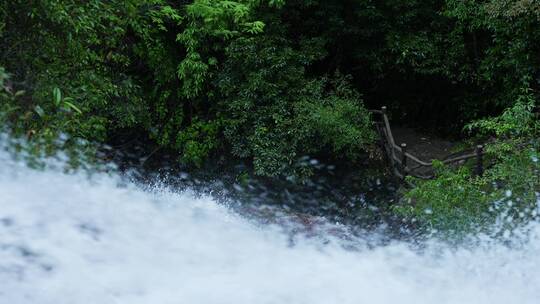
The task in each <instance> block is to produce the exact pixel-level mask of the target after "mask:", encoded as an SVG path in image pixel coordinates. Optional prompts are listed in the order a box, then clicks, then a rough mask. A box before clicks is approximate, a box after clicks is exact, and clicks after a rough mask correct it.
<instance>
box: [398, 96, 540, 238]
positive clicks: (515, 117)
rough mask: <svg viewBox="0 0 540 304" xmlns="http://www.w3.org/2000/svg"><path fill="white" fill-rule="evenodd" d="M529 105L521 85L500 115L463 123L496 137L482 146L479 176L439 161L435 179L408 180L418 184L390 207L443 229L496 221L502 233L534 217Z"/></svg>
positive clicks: (534, 135)
mask: <svg viewBox="0 0 540 304" xmlns="http://www.w3.org/2000/svg"><path fill="white" fill-rule="evenodd" d="M534 104H535V100H534V97H533V96H532V95H530V90H523V95H522V96H521V97H520V98H519V100H518V101H517V102H516V104H515V105H514V106H512V107H510V108H508V109H507V110H506V111H504V113H503V114H501V115H500V116H498V117H495V118H489V119H483V120H480V121H477V122H474V123H471V124H469V125H468V128H470V129H476V130H478V131H479V132H480V134H484V135H497V136H498V138H499V140H498V141H495V142H493V143H491V144H489V145H488V146H487V148H486V150H485V151H486V152H487V155H486V158H487V159H488V160H489V161H490V162H491V164H492V165H491V166H489V167H488V169H487V170H486V171H485V173H484V174H483V176H482V177H478V176H473V175H472V174H471V171H470V170H469V169H468V168H467V167H462V168H460V169H459V170H451V169H449V168H444V167H442V166H441V165H440V164H439V166H438V167H439V171H438V174H437V177H436V178H435V179H433V180H429V181H415V180H414V179H410V180H411V181H412V182H415V183H417V186H416V187H415V188H413V189H411V190H409V191H407V193H406V195H405V198H406V202H407V205H402V206H397V207H396V208H395V211H396V212H397V213H398V214H401V215H403V216H405V217H406V218H409V219H410V220H413V219H414V220H415V221H418V222H419V223H420V225H421V226H423V227H424V228H426V229H433V230H435V231H442V232H443V233H444V234H449V233H457V234H463V233H465V232H469V231H471V230H485V229H489V228H492V227H493V225H494V224H496V223H498V226H497V229H499V231H496V232H501V231H504V230H511V229H513V228H516V226H519V225H520V224H523V223H527V222H528V221H529V220H531V219H538V214H537V209H538V202H539V199H540V196H539V193H540V163H539V161H538V160H539V156H540V146H539V144H540V142H538V140H537V139H538V134H539V133H538V131H539V130H540V129H539V128H538V127H539V121H538V119H535V114H534V113H533V111H534V109H535V107H534Z"/></svg>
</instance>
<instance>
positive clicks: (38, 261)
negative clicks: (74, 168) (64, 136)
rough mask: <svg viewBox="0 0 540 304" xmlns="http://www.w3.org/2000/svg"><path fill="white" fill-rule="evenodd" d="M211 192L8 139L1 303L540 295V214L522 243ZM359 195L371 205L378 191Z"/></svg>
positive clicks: (0, 226) (2, 169)
mask: <svg viewBox="0 0 540 304" xmlns="http://www.w3.org/2000/svg"><path fill="white" fill-rule="evenodd" d="M380 183H381V182H380V181H379V182H377V181H375V184H374V185H375V186H374V187H376V186H377V185H378V184H380ZM239 187H241V186H237V187H236V188H239ZM245 187H249V184H247V185H245ZM315 187H316V186H315ZM210 192H212V191H199V190H198V189H197V187H195V186H187V187H186V186H184V187H182V188H181V189H179V188H178V187H174V186H171V183H170V182H168V183H162V184H160V183H158V182H153V183H152V184H148V185H141V183H140V182H134V181H130V180H129V179H126V178H125V177H123V176H121V175H120V174H118V173H114V172H113V173H109V174H105V173H94V174H92V175H91V176H89V174H88V173H87V172H78V173H69V174H67V173H64V172H62V170H61V169H59V168H55V166H54V165H51V166H49V167H48V169H46V170H33V169H30V168H28V167H27V166H25V165H24V164H23V163H21V162H20V161H15V160H13V159H12V158H11V156H10V155H8V154H7V153H5V152H0V303H2V304H4V303H5V304H26V303H29V304H30V303H32V304H36V303H38V304H49V303H50V304H64V303H65V304H76V303H88V304H90V303H91V304H95V303H99V304H109V303H111V304H113V303H114V304H117V303H126V304H128V303H129V304H137V303H144V304H154V303H155V304H158V303H159V304H168V303H171V304H173V303H174V304H182V303H186V304H197V303H203V304H206V303H207V304H211V303H216V304H218V303H220V304H221V303H234V304H243V303H245V304H253V303H260V304H274V303H275V304H287V303H295V304H296V303H299V304H300V303H306V304H318V303H321V304H322V303H325V304H326V303H340V304H347V303H354V304H359V303H371V304H375V303H392V304H393V303H411V304H412V303H414V304H418V303H430V304H433V303H490V304H497V303H538V301H539V299H540V255H539V253H540V225H539V224H538V223H533V224H531V225H530V226H529V227H527V228H526V231H525V230H524V233H523V236H522V241H521V242H518V243H519V244H517V245H511V246H510V245H508V244H507V243H504V242H501V241H498V240H494V239H492V238H490V237H487V236H486V237H482V236H478V238H477V239H478V240H479V241H478V242H476V243H474V244H463V245H457V246H456V245H448V244H446V243H444V242H442V241H439V240H437V239H431V240H425V241H422V243H421V244H418V243H417V242H411V241H407V240H403V239H399V238H394V237H389V234H388V232H386V229H384V227H383V228H381V229H377V228H372V229H355V228H354V225H353V224H351V223H348V222H347V221H339V220H338V219H339V218H344V217H343V216H342V215H335V216H329V217H325V216H324V214H316V213H315V212H308V211H309V209H308V210H307V211H305V212H300V211H299V210H295V209H294V208H292V207H290V206H289V207H288V205H290V204H285V202H284V203H283V204H276V203H272V204H264V202H263V201H264V200H262V199H259V201H258V202H256V204H255V202H254V204H253V205H250V204H249V200H250V199H253V200H255V198H254V197H259V198H260V197H261V195H260V192H257V193H259V194H258V195H256V196H251V198H250V196H246V197H243V198H242V200H243V203H242V204H234V203H233V202H226V201H225V200H221V199H219V195H213V194H212V193H210ZM262 192H264V191H262ZM294 195H295V194H294V193H289V194H284V195H283V196H279V195H277V196H276V195H274V199H273V201H276V200H280V199H281V200H284V201H285V200H286V198H287V197H290V196H294ZM268 196H271V195H267V196H266V197H268ZM355 199H356V200H357V201H363V202H366V201H368V202H367V203H365V204H367V205H368V207H369V205H370V203H369V200H371V199H373V197H372V196H370V195H368V194H366V195H364V196H362V198H355ZM291 200H292V201H295V200H294V199H291ZM297 201H298V200H297ZM300 201H306V202H310V201H312V200H301V199H300ZM306 204H307V205H309V204H310V203H306ZM239 205H240V206H246V205H247V206H253V207H249V208H247V209H246V208H239V207H238V206H239ZM373 205H374V206H375V207H373V208H376V204H373ZM373 208H372V209H373ZM353 209H354V208H353ZM368 209H369V208H368ZM524 229H525V228H524Z"/></svg>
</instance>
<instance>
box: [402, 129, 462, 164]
mask: <svg viewBox="0 0 540 304" xmlns="http://www.w3.org/2000/svg"><path fill="white" fill-rule="evenodd" d="M392 133H393V135H394V140H395V141H396V144H397V145H400V144H401V143H406V144H407V149H408V151H409V153H411V154H413V155H415V156H417V157H418V158H420V159H421V160H423V161H428V162H429V161H431V160H433V159H444V158H445V157H447V156H448V155H450V154H451V153H452V149H453V148H454V147H455V146H456V143H453V142H451V141H448V140H444V139H441V138H437V137H435V136H432V135H427V134H422V133H419V132H417V131H415V130H414V129H411V128H405V127H398V126H392Z"/></svg>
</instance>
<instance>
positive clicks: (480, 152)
mask: <svg viewBox="0 0 540 304" xmlns="http://www.w3.org/2000/svg"><path fill="white" fill-rule="evenodd" d="M475 173H476V175H477V176H482V175H483V174H484V146H482V145H478V146H476V169H475Z"/></svg>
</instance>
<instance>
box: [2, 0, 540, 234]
mask: <svg viewBox="0 0 540 304" xmlns="http://www.w3.org/2000/svg"><path fill="white" fill-rule="evenodd" d="M539 21H540V5H539V4H538V3H537V2H536V1H529V0H489V1H455V0H446V1H419V0H412V1H398V0H384V1H369V0H348V1H317V0H314V1H296V0H290V1H283V0H269V1H257V0H245V1H217V0H195V1H168V0H129V1H117V0H112V1H98V0H91V1H76V0H65V1H54V0H48V1H37V2H35V1H22V0H13V1H3V2H2V3H0V37H1V40H0V66H1V67H2V69H1V70H0V84H1V86H2V92H1V93H0V119H1V120H2V121H3V123H4V124H5V125H6V127H7V128H8V130H9V132H11V133H13V134H14V135H15V136H22V137H26V138H27V139H29V141H30V142H33V143H35V145H34V147H33V148H32V149H33V152H35V153H43V151H45V152H44V153H52V152H53V151H54V150H56V149H63V150H66V151H72V153H71V154H73V155H75V156H76V155H80V151H81V150H82V151H84V152H85V153H87V154H92V153H94V152H95V151H94V150H93V149H92V148H91V147H90V145H88V142H95V143H108V144H111V145H112V146H121V145H124V144H125V143H129V142H130V141H131V140H133V139H134V138H136V139H138V141H139V142H143V143H144V147H145V153H146V158H149V157H156V155H159V156H163V155H173V156H174V157H173V158H172V159H171V161H173V162H176V163H179V164H182V166H189V167H191V168H197V167H199V168H200V167H204V165H205V164H208V163H210V160H212V161H218V162H226V163H236V162H245V163H246V164H248V167H249V168H250V169H249V170H250V171H251V172H253V173H254V174H255V175H257V176H263V177H269V178H274V179H275V178H280V177H288V178H289V180H294V181H306V180H308V179H309V178H310V176H313V174H314V173H315V172H316V168H314V167H313V166H311V165H310V164H309V162H306V161H305V159H306V157H309V158H310V159H311V158H316V159H321V160H324V161H325V162H327V163H339V164H346V166H348V167H349V168H359V167H362V166H364V164H365V161H366V159H368V158H370V157H371V158H373V157H374V156H373V155H376V154H377V153H376V146H375V139H376V134H374V132H373V130H372V127H371V118H370V114H369V112H368V111H367V109H368V108H380V107H381V106H382V105H386V106H388V107H389V109H390V111H391V114H392V119H393V120H394V121H397V122H401V123H403V124H407V125H410V126H413V127H416V128H420V129H425V130H430V132H436V133H438V134H441V135H445V136H451V137H454V138H465V137H467V138H472V139H471V140H472V141H482V142H484V141H490V142H491V143H492V144H491V146H489V147H488V149H487V150H488V154H489V155H488V158H489V160H490V162H491V164H492V166H491V167H490V168H488V170H487V172H486V174H485V175H484V177H481V178H477V177H473V176H472V174H470V170H469V169H468V168H467V167H464V168H463V169H461V170H460V171H458V172H456V171H452V170H450V169H444V168H441V175H440V177H438V178H437V179H435V180H433V181H428V182H417V181H415V182H416V183H417V185H418V186H417V188H415V189H413V190H411V191H408V193H407V194H406V197H407V198H409V199H410V200H411V201H413V202H414V204H412V205H406V206H398V207H396V208H395V209H396V212H398V214H400V215H404V216H405V217H406V218H410V219H413V220H415V221H420V222H422V223H425V224H426V225H427V226H429V227H437V228H443V229H458V230H459V229H462V228H463V226H467V225H466V224H464V223H471V222H473V220H471V218H475V219H478V218H482V219H484V218H490V219H492V218H493V217H492V216H489V210H490V207H491V205H492V202H493V201H497V200H499V201H500V200H503V199H505V197H508V196H507V190H512V195H513V196H516V197H517V198H519V199H520V200H523V201H526V202H527V203H524V204H522V205H523V206H524V207H519V208H518V209H519V210H518V209H516V210H518V211H515V212H516V214H518V215H520V214H521V213H520V212H524V211H523V210H525V211H526V212H528V214H530V215H531V217H533V218H534V217H535V216H536V215H535V214H533V212H532V211H531V210H533V209H534V208H533V205H534V204H536V200H537V198H536V196H537V193H538V191H539V187H538V186H539V182H538V167H537V157H538V146H537V145H538V143H537V142H536V138H538V118H537V116H535V115H536V114H535V112H537V108H536V104H537V99H538V89H539V85H540V30H539V29H540V27H539V23H540V22H539ZM62 134H67V135H69V139H68V140H67V141H61V142H59V141H58V140H57V139H58V138H59V137H61V135H62ZM494 138H497V139H496V140H493V139H494ZM74 162H75V163H76V161H74ZM454 202H455V203H454ZM473 206H474V207H473ZM515 206H516V204H514V205H513V207H512V208H513V209H515V208H514V207H515ZM426 210H429V212H426ZM521 218H525V216H523V217H521ZM486 221H488V220H486ZM427 226H426V227H427Z"/></svg>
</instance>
